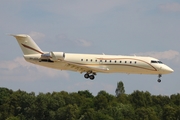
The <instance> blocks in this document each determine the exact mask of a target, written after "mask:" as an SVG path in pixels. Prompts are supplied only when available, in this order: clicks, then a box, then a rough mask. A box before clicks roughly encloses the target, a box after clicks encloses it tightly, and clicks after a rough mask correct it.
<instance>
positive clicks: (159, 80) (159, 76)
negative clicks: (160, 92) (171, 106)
mask: <svg viewBox="0 0 180 120" xmlns="http://www.w3.org/2000/svg"><path fill="white" fill-rule="evenodd" d="M161 77H162V75H161V74H159V75H158V78H159V79H158V80H157V81H158V82H159V83H160V82H161V79H160V78H161Z"/></svg>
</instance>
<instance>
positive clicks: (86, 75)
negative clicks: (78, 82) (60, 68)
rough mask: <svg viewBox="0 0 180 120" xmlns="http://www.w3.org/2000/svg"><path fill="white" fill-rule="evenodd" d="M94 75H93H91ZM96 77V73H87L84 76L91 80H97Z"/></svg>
mask: <svg viewBox="0 0 180 120" xmlns="http://www.w3.org/2000/svg"><path fill="white" fill-rule="evenodd" d="M91 73H92V75H90V74H91ZM94 75H96V73H93V72H87V73H86V74H84V77H85V78H86V79H88V78H89V79H91V80H94V78H95V76H94Z"/></svg>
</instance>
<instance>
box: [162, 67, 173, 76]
mask: <svg viewBox="0 0 180 120" xmlns="http://www.w3.org/2000/svg"><path fill="white" fill-rule="evenodd" d="M163 71H164V72H165V73H166V74H168V73H172V72H174V70H173V69H171V68H170V67H168V66H164V67H163Z"/></svg>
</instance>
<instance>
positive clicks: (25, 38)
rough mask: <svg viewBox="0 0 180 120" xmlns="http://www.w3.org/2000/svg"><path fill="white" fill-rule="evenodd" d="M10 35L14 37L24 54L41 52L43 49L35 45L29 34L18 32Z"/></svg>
mask: <svg viewBox="0 0 180 120" xmlns="http://www.w3.org/2000/svg"><path fill="white" fill-rule="evenodd" d="M12 36H14V37H15V38H16V40H17V42H18V43H19V46H20V47H21V50H22V51H23V53H24V55H29V54H43V51H42V50H41V49H40V48H39V47H38V46H37V44H36V43H35V42H34V40H33V39H32V38H31V37H30V36H29V35H25V34H18V35H12Z"/></svg>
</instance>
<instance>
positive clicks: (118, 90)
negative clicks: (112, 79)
mask: <svg viewBox="0 0 180 120" xmlns="http://www.w3.org/2000/svg"><path fill="white" fill-rule="evenodd" d="M115 93H116V96H117V97H118V96H120V95H121V94H124V93H125V89H124V84H123V82H122V81H120V82H118V83H117V88H116V90H115Z"/></svg>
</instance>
